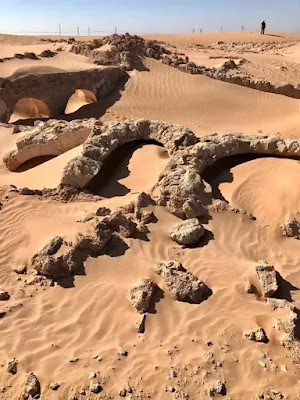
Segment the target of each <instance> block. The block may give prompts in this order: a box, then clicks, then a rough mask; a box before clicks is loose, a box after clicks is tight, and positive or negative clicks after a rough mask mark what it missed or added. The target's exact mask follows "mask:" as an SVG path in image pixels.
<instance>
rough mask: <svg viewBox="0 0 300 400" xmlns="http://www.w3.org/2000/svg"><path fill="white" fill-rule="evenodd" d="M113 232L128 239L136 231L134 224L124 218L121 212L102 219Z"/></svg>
mask: <svg viewBox="0 0 300 400" xmlns="http://www.w3.org/2000/svg"><path fill="white" fill-rule="evenodd" d="M103 222H105V223H106V224H107V225H108V226H109V227H110V228H111V229H112V230H113V231H115V232H117V233H119V234H120V235H121V236H123V237H125V238H128V237H130V236H132V234H133V233H134V232H135V231H136V225H135V223H134V222H133V221H132V220H131V219H130V218H128V217H126V216H125V215H124V214H123V213H122V212H121V211H116V212H115V213H114V214H112V215H111V216H109V217H105V218H104V219H103Z"/></svg>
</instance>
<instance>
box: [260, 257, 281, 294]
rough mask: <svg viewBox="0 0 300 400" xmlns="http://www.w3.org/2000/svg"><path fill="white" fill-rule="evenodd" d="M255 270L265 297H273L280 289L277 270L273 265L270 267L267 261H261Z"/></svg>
mask: <svg viewBox="0 0 300 400" xmlns="http://www.w3.org/2000/svg"><path fill="white" fill-rule="evenodd" d="M255 269H256V273H257V276H258V280H259V283H260V286H261V291H262V294H263V296H264V297H272V296H273V295H274V293H275V292H276V291H277V289H278V283H277V277H276V271H275V268H274V267H273V265H269V264H268V263H267V262H266V261H264V260H261V261H259V263H258V265H257V266H256V267H255Z"/></svg>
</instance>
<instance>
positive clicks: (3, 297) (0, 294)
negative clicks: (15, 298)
mask: <svg viewBox="0 0 300 400" xmlns="http://www.w3.org/2000/svg"><path fill="white" fill-rule="evenodd" d="M9 298H10V295H9V293H8V292H7V291H6V290H3V289H0V301H7V300H9Z"/></svg>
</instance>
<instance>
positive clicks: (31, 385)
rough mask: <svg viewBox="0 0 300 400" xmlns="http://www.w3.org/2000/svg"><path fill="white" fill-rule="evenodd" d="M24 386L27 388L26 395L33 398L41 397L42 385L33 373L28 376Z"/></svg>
mask: <svg viewBox="0 0 300 400" xmlns="http://www.w3.org/2000/svg"><path fill="white" fill-rule="evenodd" d="M24 386H25V394H27V395H29V396H31V397H33V398H36V397H39V396H40V394H41V385H40V382H39V380H38V378H37V377H36V376H35V375H34V373H33V372H30V373H29V374H28V375H26V377H25V382H24Z"/></svg>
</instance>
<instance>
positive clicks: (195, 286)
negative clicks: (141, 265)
mask: <svg viewBox="0 0 300 400" xmlns="http://www.w3.org/2000/svg"><path fill="white" fill-rule="evenodd" d="M154 270H155V272H156V273H157V274H158V275H160V276H161V277H162V278H163V279H164V281H165V283H166V285H167V287H168V289H169V290H170V292H171V293H172V294H173V296H174V298H175V299H176V300H179V301H185V302H188V303H194V304H200V303H201V302H202V301H204V300H206V299H207V298H208V297H209V296H210V295H211V290H210V289H209V288H208V287H207V286H206V285H205V283H203V282H201V281H200V280H199V279H198V278H197V277H196V276H194V275H193V274H191V273H190V272H188V271H187V270H186V269H185V268H184V267H183V266H182V264H180V263H179V262H177V261H169V262H167V263H160V264H158V265H157V266H156V267H155V268H154Z"/></svg>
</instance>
